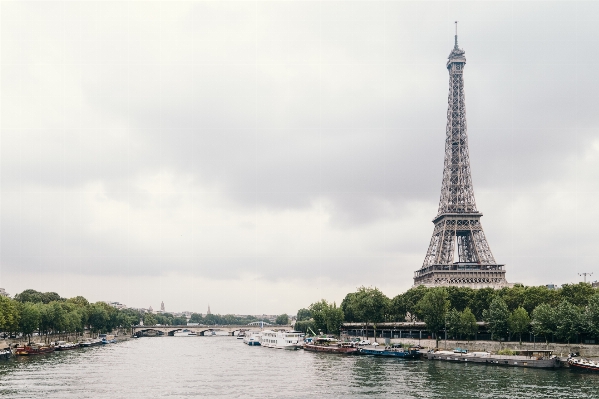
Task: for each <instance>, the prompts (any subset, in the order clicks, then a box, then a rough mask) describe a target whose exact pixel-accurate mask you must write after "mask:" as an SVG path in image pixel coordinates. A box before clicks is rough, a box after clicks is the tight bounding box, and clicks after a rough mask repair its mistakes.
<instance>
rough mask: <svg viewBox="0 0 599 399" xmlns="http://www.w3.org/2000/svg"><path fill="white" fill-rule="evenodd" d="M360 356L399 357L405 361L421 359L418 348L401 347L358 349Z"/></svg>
mask: <svg viewBox="0 0 599 399" xmlns="http://www.w3.org/2000/svg"><path fill="white" fill-rule="evenodd" d="M358 352H359V354H360V355H372V356H382V357H399V358H403V359H418V358H419V357H420V351H419V350H418V349H416V348H409V349H403V348H401V347H393V346H392V347H385V348H381V349H377V348H360V349H358Z"/></svg>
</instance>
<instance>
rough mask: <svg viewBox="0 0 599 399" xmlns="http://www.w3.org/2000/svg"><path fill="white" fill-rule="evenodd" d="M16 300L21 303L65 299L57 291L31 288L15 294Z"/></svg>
mask: <svg viewBox="0 0 599 399" xmlns="http://www.w3.org/2000/svg"><path fill="white" fill-rule="evenodd" d="M15 301H17V302H21V303H25V302H32V303H39V302H41V303H50V302H53V301H64V298H61V297H60V295H58V294H57V293H56V292H39V291H36V290H31V289H29V290H25V291H23V292H21V293H20V294H17V295H15Z"/></svg>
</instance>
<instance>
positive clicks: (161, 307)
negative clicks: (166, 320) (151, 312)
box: [160, 301, 164, 312]
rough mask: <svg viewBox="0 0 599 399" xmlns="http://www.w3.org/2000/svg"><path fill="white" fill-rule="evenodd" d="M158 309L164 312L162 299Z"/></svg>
mask: <svg viewBox="0 0 599 399" xmlns="http://www.w3.org/2000/svg"><path fill="white" fill-rule="evenodd" d="M160 311H161V312H164V301H162V303H161V304H160Z"/></svg>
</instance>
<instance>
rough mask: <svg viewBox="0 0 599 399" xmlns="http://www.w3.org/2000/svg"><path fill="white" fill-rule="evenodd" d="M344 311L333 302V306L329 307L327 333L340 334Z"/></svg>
mask: <svg viewBox="0 0 599 399" xmlns="http://www.w3.org/2000/svg"><path fill="white" fill-rule="evenodd" d="M343 318H344V315H343V310H341V308H338V307H337V304H336V303H335V302H333V305H329V307H328V309H327V310H326V325H327V332H328V333H329V334H336V335H338V334H339V330H340V328H341V324H342V323H343Z"/></svg>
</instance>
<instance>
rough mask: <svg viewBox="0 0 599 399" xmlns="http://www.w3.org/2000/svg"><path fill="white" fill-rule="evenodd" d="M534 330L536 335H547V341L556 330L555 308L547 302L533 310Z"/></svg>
mask: <svg viewBox="0 0 599 399" xmlns="http://www.w3.org/2000/svg"><path fill="white" fill-rule="evenodd" d="M531 324H532V331H533V334H535V335H542V336H543V337H545V342H549V337H550V336H551V335H552V334H554V333H555V330H556V312H555V308H554V307H553V306H551V305H549V304H547V303H542V304H540V305H539V306H537V307H536V308H535V309H534V310H533V311H532V323H531Z"/></svg>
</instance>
